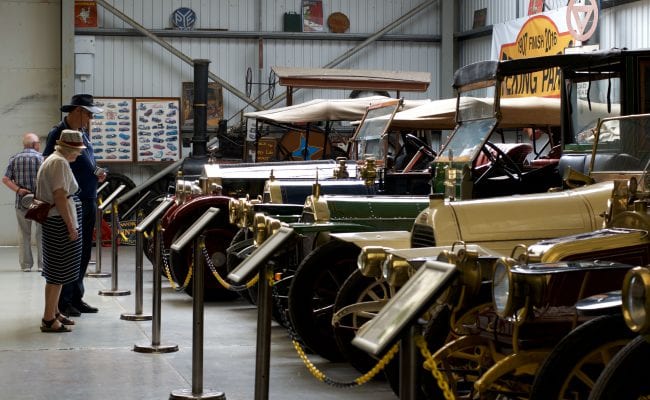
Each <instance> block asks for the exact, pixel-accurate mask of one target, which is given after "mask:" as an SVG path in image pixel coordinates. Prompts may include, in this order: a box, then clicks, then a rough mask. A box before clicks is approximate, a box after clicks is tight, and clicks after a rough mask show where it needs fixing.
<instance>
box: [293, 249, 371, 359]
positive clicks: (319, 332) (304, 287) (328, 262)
mask: <svg viewBox="0 0 650 400" xmlns="http://www.w3.org/2000/svg"><path fill="white" fill-rule="evenodd" d="M359 252H360V249H359V248H358V247H357V246H355V245H354V244H352V243H346V242H342V241H340V240H332V241H330V242H328V243H325V244H324V245H322V246H321V247H319V248H317V249H316V250H314V251H312V252H311V253H309V254H308V255H307V257H305V258H304V260H303V261H302V262H301V263H300V265H299V266H298V269H297V270H296V274H295V275H294V277H293V280H292V282H291V287H290V289H289V316H290V319H291V324H292V325H293V327H294V329H295V331H296V333H297V334H298V336H300V338H301V339H302V340H303V341H304V343H305V344H306V345H307V347H309V348H310V349H311V350H312V351H314V352H315V353H317V354H318V355H320V356H322V357H324V358H327V359H328V360H330V361H341V360H343V358H344V357H343V355H342V354H341V351H340V350H339V348H338V346H337V344H336V340H335V339H334V328H333V327H332V315H333V309H334V302H335V300H336V294H337V293H338V291H339V289H340V287H341V286H342V285H343V282H344V281H345V280H346V279H347V278H348V276H350V274H351V273H352V272H353V271H354V270H355V269H356V263H357V257H358V255H359Z"/></svg>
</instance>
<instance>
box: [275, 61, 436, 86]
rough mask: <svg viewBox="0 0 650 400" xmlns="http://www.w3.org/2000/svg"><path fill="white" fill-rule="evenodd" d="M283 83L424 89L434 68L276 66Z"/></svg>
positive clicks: (280, 81) (283, 84)
mask: <svg viewBox="0 0 650 400" xmlns="http://www.w3.org/2000/svg"><path fill="white" fill-rule="evenodd" d="M271 69H273V72H275V74H276V75H277V76H278V78H279V84H280V85H281V86H289V87H301V88H307V87H312V88H327V89H357V90H397V91H415V92H424V91H426V90H427V89H428V88H429V84H430V83H431V73H430V72H412V71H378V70H362V69H341V68H296V67H284V66H273V67H271Z"/></svg>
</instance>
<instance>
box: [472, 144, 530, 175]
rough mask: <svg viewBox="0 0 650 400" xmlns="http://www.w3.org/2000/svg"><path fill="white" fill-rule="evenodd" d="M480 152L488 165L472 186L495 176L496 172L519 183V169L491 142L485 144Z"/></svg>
mask: <svg viewBox="0 0 650 400" xmlns="http://www.w3.org/2000/svg"><path fill="white" fill-rule="evenodd" d="M481 152H483V154H485V157H487V159H488V160H489V161H490V163H489V167H488V168H487V170H485V172H483V173H482V174H481V176H479V177H478V178H477V179H476V180H475V181H474V184H480V183H481V182H482V181H483V180H484V179H487V178H488V177H490V176H495V175H497V172H503V173H504V174H505V175H506V176H507V177H508V178H509V179H510V180H513V181H515V182H517V183H520V182H521V176H522V173H521V169H519V167H518V166H517V164H516V163H515V162H514V161H512V158H510V156H508V155H507V154H506V153H505V152H504V151H503V150H501V149H500V148H499V147H498V146H497V145H495V144H494V143H492V142H485V145H483V147H482V148H481Z"/></svg>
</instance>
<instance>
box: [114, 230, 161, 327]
mask: <svg viewBox="0 0 650 400" xmlns="http://www.w3.org/2000/svg"><path fill="white" fill-rule="evenodd" d="M143 243H144V233H143V232H141V231H136V236H135V313H123V314H122V315H121V316H120V318H121V319H124V320H127V321H149V320H151V318H152V316H151V314H144V313H143V312H142V289H143V288H142V286H143V282H142V280H143V279H142V275H143V274H144V271H143V261H144V245H143ZM155 269H156V268H155V266H154V270H155ZM154 273H155V272H154ZM155 285H156V283H155V282H154V291H155V290H156V286H155ZM154 298H155V297H154Z"/></svg>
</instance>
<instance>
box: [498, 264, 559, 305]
mask: <svg viewBox="0 0 650 400" xmlns="http://www.w3.org/2000/svg"><path fill="white" fill-rule="evenodd" d="M531 266H532V267H531ZM532 269H534V264H531V265H524V266H521V265H519V264H517V261H516V260H515V259H513V258H511V257H508V258H506V257H502V258H500V259H498V260H497V262H496V263H495V265H494V273H493V275H492V302H493V306H494V310H495V312H496V313H497V315H499V316H500V317H502V318H507V317H511V316H512V315H513V314H515V313H518V312H519V311H520V310H521V309H522V308H525V310H522V311H524V312H526V311H528V310H529V308H532V307H535V306H541V305H542V304H541V303H542V301H543V299H544V295H545V292H546V282H547V280H548V276H546V275H545V274H530V273H526V271H527V270H532Z"/></svg>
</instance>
